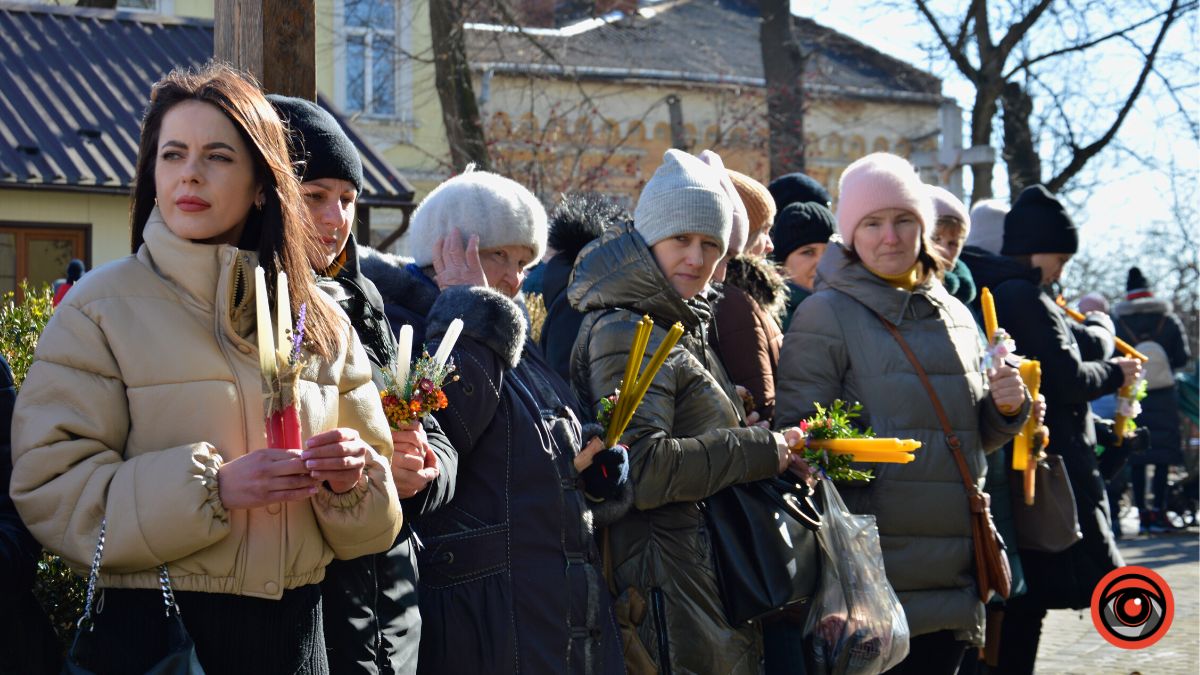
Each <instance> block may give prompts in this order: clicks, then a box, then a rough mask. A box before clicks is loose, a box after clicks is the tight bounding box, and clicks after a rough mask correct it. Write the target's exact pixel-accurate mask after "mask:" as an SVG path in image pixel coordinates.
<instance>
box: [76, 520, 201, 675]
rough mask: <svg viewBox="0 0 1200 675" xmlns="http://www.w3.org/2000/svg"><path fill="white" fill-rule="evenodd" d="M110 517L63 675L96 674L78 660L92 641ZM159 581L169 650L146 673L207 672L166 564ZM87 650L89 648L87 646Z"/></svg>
mask: <svg viewBox="0 0 1200 675" xmlns="http://www.w3.org/2000/svg"><path fill="white" fill-rule="evenodd" d="M107 525H108V519H107V518H105V519H104V520H102V521H100V538H99V539H98V540H97V541H96V554H95V555H94V556H93V557H92V569H91V572H90V573H89V574H88V585H87V601H86V603H85V604H84V607H83V616H81V617H79V623H78V627H77V630H76V631H75V639H74V640H73V641H72V642H71V650H70V651H69V652H67V659H66V662H65V663H63V669H62V673H63V675H95V673H94V671H92V670H90V669H88V668H87V667H86V666H84V665H82V664H81V663H80V662H79V652H80V647H81V646H83V645H81V644H80V643H81V642H82V643H85V644H86V643H87V642H90V641H91V639H92V638H91V635H92V629H93V628H94V627H95V619H94V617H93V616H92V606H93V605H94V604H97V603H94V602H93V601H94V599H95V597H96V579H97V578H98V577H99V576H100V561H101V559H102V558H103V557H104V531H105V529H106V526H107ZM158 585H159V588H160V589H162V596H163V605H164V606H165V608H166V617H167V621H168V624H167V643H168V647H169V651H168V652H167V655H166V656H164V657H163V658H162V659H161V660H159V662H158V663H156V664H154V666H153V667H151V668H150V669H149V670H147V671H146V675H204V669H203V668H202V667H200V661H199V659H197V658H196V645H195V644H194V643H193V642H192V637H191V636H190V635H188V632H187V628H186V627H185V626H184V625H183V619H182V618H181V616H180V614H179V605H178V604H176V603H175V592H174V591H173V590H172V589H171V577H170V576H169V575H168V574H167V566H166V565H159V566H158ZM85 651H86V648H85Z"/></svg>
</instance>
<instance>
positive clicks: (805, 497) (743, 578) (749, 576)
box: [700, 478, 821, 626]
mask: <svg viewBox="0 0 1200 675" xmlns="http://www.w3.org/2000/svg"><path fill="white" fill-rule="evenodd" d="M700 505H701V508H702V509H703V511H704V516H705V522H706V524H707V526H708V532H709V540H710V542H711V548H712V556H713V562H714V564H715V565H716V571H717V587H718V590H719V591H720V594H721V602H722V604H723V605H724V607H725V617H726V619H728V621H729V624H730V625H731V626H740V625H742V624H744V623H746V622H748V621H754V620H755V619H761V618H763V617H766V616H770V615H771V614H774V613H776V612H778V611H780V610H782V609H784V608H786V607H788V606H790V605H794V604H797V603H800V602H804V601H806V600H808V599H809V598H811V597H812V595H813V593H814V592H815V591H816V586H817V579H818V578H819V573H820V549H819V548H818V544H817V537H816V531H817V530H818V529H820V527H821V516H820V513H819V512H818V511H817V508H816V506H815V505H814V504H813V502H812V491H811V490H810V489H809V488H808V486H806V485H804V484H802V483H792V482H789V481H787V480H784V479H782V478H768V479H765V480H759V481H754V482H752V483H742V484H739V485H733V486H731V487H727V488H725V489H723V490H721V491H720V492H717V493H716V494H714V495H712V496H711V497H709V498H707V499H705V500H702V501H701V502H700Z"/></svg>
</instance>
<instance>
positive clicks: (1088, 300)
mask: <svg viewBox="0 0 1200 675" xmlns="http://www.w3.org/2000/svg"><path fill="white" fill-rule="evenodd" d="M1076 304H1078V306H1079V311H1081V312H1083V313H1084V314H1090V313H1092V312H1100V313H1101V314H1108V310H1109V304H1108V298H1106V297H1104V296H1103V295H1100V294H1099V293H1096V292H1092V293H1084V294H1083V297H1081V298H1079V302H1078V303H1076Z"/></svg>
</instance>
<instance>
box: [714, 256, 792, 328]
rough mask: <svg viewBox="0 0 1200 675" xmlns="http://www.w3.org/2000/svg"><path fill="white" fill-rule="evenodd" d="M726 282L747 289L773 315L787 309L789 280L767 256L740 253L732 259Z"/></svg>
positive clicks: (778, 314) (777, 314) (780, 313)
mask: <svg viewBox="0 0 1200 675" xmlns="http://www.w3.org/2000/svg"><path fill="white" fill-rule="evenodd" d="M725 283H726V284H728V285H731V286H736V287H738V288H740V289H742V290H743V291H745V292H746V293H747V294H748V295H749V296H750V297H751V298H753V299H754V301H755V302H756V303H758V306H759V307H762V308H763V310H764V311H766V312H767V313H768V314H771V315H772V316H782V315H783V312H784V311H785V310H786V307H787V299H788V290H787V281H786V280H785V279H784V278H783V275H782V274H780V272H779V267H778V266H777V265H776V264H775V263H773V262H771V261H770V260H768V259H767V258H762V257H758V256H746V255H740V256H737V257H736V258H734V259H732V260H730V261H729V270H728V272H726V274H725Z"/></svg>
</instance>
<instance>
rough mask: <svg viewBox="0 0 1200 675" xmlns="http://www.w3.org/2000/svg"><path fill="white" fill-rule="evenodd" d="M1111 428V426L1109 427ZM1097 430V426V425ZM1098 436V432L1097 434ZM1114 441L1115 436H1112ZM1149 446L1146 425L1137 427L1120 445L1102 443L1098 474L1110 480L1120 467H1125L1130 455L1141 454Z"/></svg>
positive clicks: (1119, 470)
mask: <svg viewBox="0 0 1200 675" xmlns="http://www.w3.org/2000/svg"><path fill="white" fill-rule="evenodd" d="M1109 428H1110V429H1111V427H1109ZM1097 431H1099V427H1098V426H1097ZM1097 437H1099V434H1097ZM1112 440H1113V442H1115V441H1116V436H1113V438H1112ZM1149 447H1150V430H1149V429H1147V428H1146V427H1138V428H1137V431H1135V432H1133V435H1131V436H1126V437H1125V440H1124V441H1122V442H1121V445H1119V446H1115V445H1104V452H1103V453H1101V454H1100V459H1099V461H1098V462H1097V464H1098V468H1099V469H1100V475H1101V476H1103V477H1104V480H1105V481H1110V480H1112V479H1113V478H1114V477H1116V475H1117V474H1118V473H1120V472H1121V469H1123V468H1124V467H1125V462H1126V461H1128V460H1129V456H1130V455H1137V454H1141V453H1143V452H1145V451H1146V448H1149Z"/></svg>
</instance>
